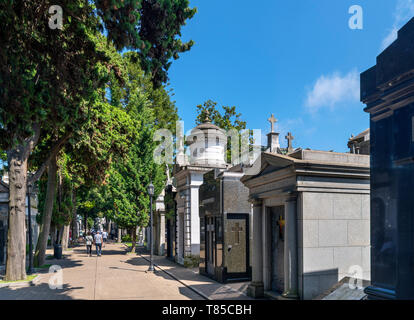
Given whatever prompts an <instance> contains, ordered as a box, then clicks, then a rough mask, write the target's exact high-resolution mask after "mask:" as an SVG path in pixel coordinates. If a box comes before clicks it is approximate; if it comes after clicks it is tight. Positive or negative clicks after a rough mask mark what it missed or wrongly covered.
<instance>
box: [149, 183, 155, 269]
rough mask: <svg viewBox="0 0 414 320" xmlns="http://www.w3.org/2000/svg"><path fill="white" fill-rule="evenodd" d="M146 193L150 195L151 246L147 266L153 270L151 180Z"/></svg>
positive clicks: (152, 194) (152, 193)
mask: <svg viewBox="0 0 414 320" xmlns="http://www.w3.org/2000/svg"><path fill="white" fill-rule="evenodd" d="M147 190H148V195H149V196H150V223H149V227H150V239H149V240H150V246H151V256H150V266H149V268H148V271H151V272H153V271H154V263H153V261H152V256H153V252H154V248H153V245H152V197H153V196H154V185H153V184H152V181H151V182H150V184H149V185H148V189H147Z"/></svg>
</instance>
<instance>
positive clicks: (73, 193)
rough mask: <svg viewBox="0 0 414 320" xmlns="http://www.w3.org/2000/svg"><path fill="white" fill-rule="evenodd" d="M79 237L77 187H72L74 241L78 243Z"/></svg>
mask: <svg viewBox="0 0 414 320" xmlns="http://www.w3.org/2000/svg"><path fill="white" fill-rule="evenodd" d="M78 237H79V235H78V219H77V216H76V189H74V188H72V243H76V242H77V240H78Z"/></svg>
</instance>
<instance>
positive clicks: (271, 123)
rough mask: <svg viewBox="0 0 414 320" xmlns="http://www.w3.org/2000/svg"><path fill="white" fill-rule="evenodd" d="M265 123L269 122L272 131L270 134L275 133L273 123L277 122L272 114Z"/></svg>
mask: <svg viewBox="0 0 414 320" xmlns="http://www.w3.org/2000/svg"><path fill="white" fill-rule="evenodd" d="M267 121H269V122H270V125H271V126H272V131H271V132H275V123H276V122H277V119H276V118H275V116H274V115H273V113H272V116H271V117H270V118H269V119H267Z"/></svg>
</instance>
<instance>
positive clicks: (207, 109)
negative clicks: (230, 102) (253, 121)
mask: <svg viewBox="0 0 414 320" xmlns="http://www.w3.org/2000/svg"><path fill="white" fill-rule="evenodd" d="M222 109H223V111H224V114H222V113H220V111H219V110H217V102H214V101H212V100H207V101H206V102H204V103H203V104H202V105H198V106H197V113H198V115H197V118H196V124H200V123H203V122H204V121H205V120H206V118H207V116H208V117H209V118H210V120H211V122H212V123H214V124H215V125H216V126H218V127H220V128H221V129H224V130H226V131H227V130H230V129H236V130H237V131H241V130H244V129H246V122H245V121H242V120H241V119H240V117H241V113H237V112H236V107H235V106H232V107H229V106H222Z"/></svg>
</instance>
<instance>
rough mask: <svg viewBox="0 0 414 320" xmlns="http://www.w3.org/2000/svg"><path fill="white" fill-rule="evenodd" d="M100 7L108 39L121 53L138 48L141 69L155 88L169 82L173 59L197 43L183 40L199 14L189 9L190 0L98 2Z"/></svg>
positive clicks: (99, 11) (98, 7)
mask: <svg viewBox="0 0 414 320" xmlns="http://www.w3.org/2000/svg"><path fill="white" fill-rule="evenodd" d="M96 6H97V9H98V10H97V11H98V14H99V16H100V17H101V18H102V19H103V21H104V22H105V26H106V28H107V30H108V34H109V36H108V39H109V40H112V41H114V43H115V46H116V48H117V49H118V50H119V49H121V48H124V47H126V48H133V49H138V51H137V52H138V55H139V58H140V59H139V61H140V65H141V68H142V69H143V70H144V71H145V72H146V73H147V74H150V75H151V79H152V81H153V83H154V86H155V87H159V86H160V85H161V84H163V83H165V82H166V81H167V79H168V76H167V72H168V69H169V68H170V66H171V59H178V58H179V53H182V52H186V51H188V50H190V49H191V47H192V46H193V44H194V42H193V41H192V40H191V41H189V42H186V43H182V42H181V40H180V39H179V37H180V36H181V27H182V26H183V25H185V24H186V21H187V20H188V19H191V18H192V17H193V16H194V14H195V13H196V12H197V9H196V8H193V9H190V8H189V1H188V0H138V1H136V0H135V1H133V0H111V1H108V0H97V1H96ZM119 26H122V28H120V27H119Z"/></svg>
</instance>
